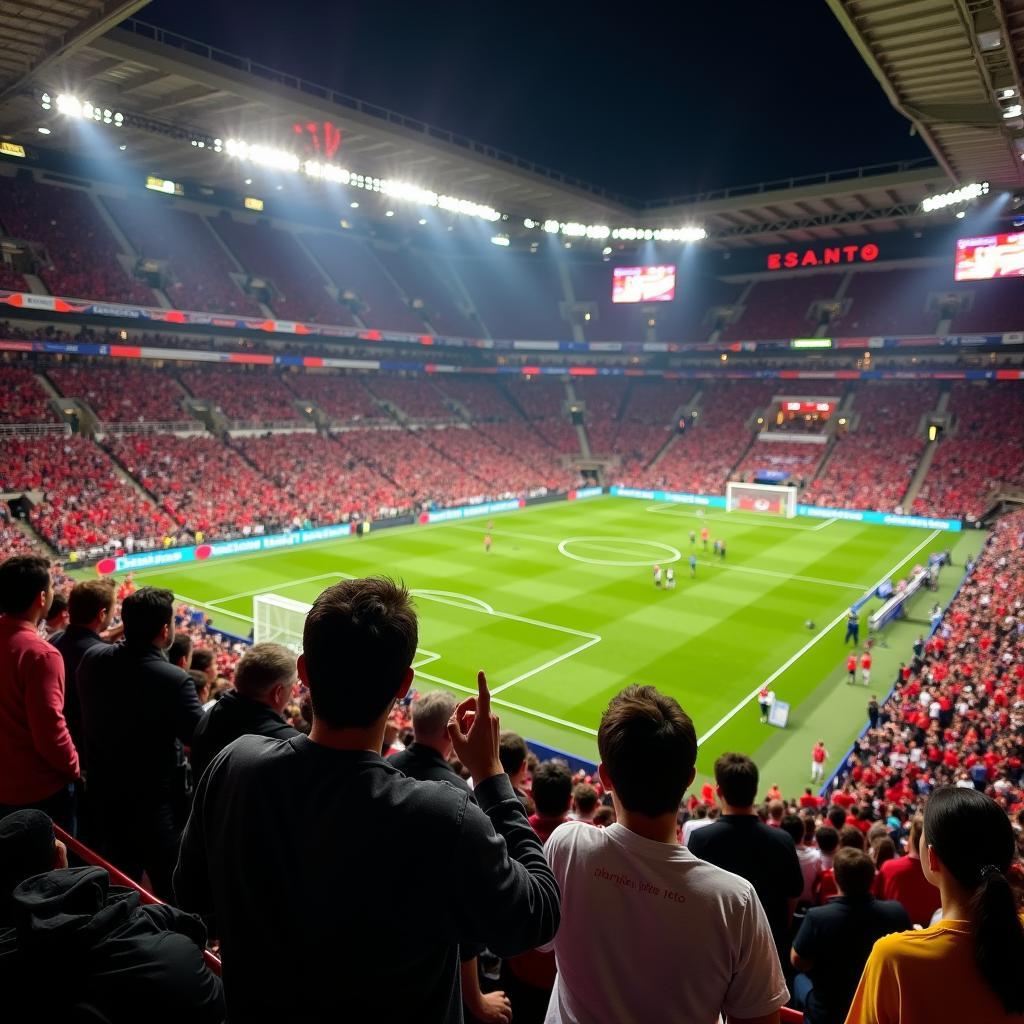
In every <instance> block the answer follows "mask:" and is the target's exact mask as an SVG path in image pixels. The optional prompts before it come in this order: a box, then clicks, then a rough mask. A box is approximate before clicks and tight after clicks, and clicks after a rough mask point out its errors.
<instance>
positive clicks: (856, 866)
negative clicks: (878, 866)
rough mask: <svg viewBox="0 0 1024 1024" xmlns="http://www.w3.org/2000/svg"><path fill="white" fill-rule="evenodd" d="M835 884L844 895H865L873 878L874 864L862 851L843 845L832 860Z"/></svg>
mask: <svg viewBox="0 0 1024 1024" xmlns="http://www.w3.org/2000/svg"><path fill="white" fill-rule="evenodd" d="M832 870H833V871H834V872H835V876H836V884H837V885H838V886H839V888H840V889H841V890H842V892H843V895H844V896H867V894H868V893H869V892H870V890H871V883H872V882H873V881H874V880H875V865H874V864H872V863H871V858H870V857H869V856H868V855H867V854H866V853H865V852H864V851H863V850H856V849H854V848H852V847H843V848H842V849H841V850H839V851H838V852H837V853H836V856H835V859H834V860H833V861H832Z"/></svg>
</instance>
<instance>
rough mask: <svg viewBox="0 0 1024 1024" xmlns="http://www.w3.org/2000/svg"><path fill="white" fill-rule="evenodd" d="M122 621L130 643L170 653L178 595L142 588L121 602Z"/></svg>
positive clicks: (154, 588)
mask: <svg viewBox="0 0 1024 1024" xmlns="http://www.w3.org/2000/svg"><path fill="white" fill-rule="evenodd" d="M121 619H122V621H123V622H124V638H125V640H126V641H127V642H128V643H130V644H136V645H142V646H145V645H151V646H153V647H158V648H159V649H160V650H161V651H166V650H167V649H168V648H169V647H170V646H171V643H172V641H173V640H174V594H173V593H171V591H169V590H162V589H161V588H160V587H141V588H140V589H138V590H136V591H135V593H134V594H129V595H128V596H127V597H126V598H125V599H124V600H123V601H122V602H121Z"/></svg>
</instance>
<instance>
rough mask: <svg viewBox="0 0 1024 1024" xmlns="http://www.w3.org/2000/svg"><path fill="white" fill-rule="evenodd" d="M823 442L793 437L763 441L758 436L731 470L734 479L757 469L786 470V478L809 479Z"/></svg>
mask: <svg viewBox="0 0 1024 1024" xmlns="http://www.w3.org/2000/svg"><path fill="white" fill-rule="evenodd" d="M824 454H825V446H824V445H821V444H801V443H800V442H797V441H764V440H762V439H760V438H758V439H757V440H756V441H755V442H754V444H752V445H751V446H750V451H748V452H747V454H746V455H745V456H744V457H743V460H742V461H741V462H740V464H739V465H738V466H737V467H736V468H735V469H734V470H733V474H732V475H733V477H734V478H735V479H737V480H752V479H754V478H755V477H756V476H757V474H758V473H759V472H763V471H770V472H781V473H787V474H789V475H788V476H787V477H786V478H785V479H786V480H787V481H788V482H806V481H809V480H810V479H811V478H812V477H813V476H814V474H815V473H816V472H817V469H818V465H819V463H820V462H821V459H822V456H823V455H824Z"/></svg>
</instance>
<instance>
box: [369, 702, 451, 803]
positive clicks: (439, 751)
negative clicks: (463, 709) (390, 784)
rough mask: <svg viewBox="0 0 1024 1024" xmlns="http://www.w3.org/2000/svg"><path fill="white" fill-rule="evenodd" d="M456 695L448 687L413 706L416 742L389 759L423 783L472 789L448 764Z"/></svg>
mask: <svg viewBox="0 0 1024 1024" xmlns="http://www.w3.org/2000/svg"><path fill="white" fill-rule="evenodd" d="M455 704H456V700H455V698H454V697H453V696H452V695H451V694H450V693H446V692H445V691H444V690H434V691H433V693H425V694H423V696H422V697H420V698H419V700H415V701H413V705H412V731H413V736H414V737H415V741H414V742H413V743H411V744H410V745H409V746H408V747H406V749H405V750H400V751H399V752H398V753H397V754H392V755H391V756H390V757H389V758H388V762H389V763H390V764H393V765H394V766H395V767H396V768H397V769H398V770H399V771H400V772H401V773H402V774H403V775H407V776H408V777H409V778H410V779H419V780H420V781H421V782H447V783H450V784H451V785H453V786H455V787H456V789H461V790H464V791H465V792H467V793H468V792H469V786H467V785H466V783H465V781H464V779H463V778H462V776H461V775H459V774H458V772H456V771H455V769H454V768H452V766H451V765H450V764H449V763H448V757H449V756H450V755H451V752H452V741H451V737H450V736H449V735H448V722H449V720H450V719H451V717H452V714H453V713H454V712H455Z"/></svg>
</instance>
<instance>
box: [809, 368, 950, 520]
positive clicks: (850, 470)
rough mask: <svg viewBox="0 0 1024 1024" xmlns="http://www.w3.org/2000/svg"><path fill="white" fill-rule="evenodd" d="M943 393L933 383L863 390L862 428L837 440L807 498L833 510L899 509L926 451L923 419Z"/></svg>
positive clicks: (858, 401) (859, 401) (859, 397)
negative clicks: (922, 427)
mask: <svg viewBox="0 0 1024 1024" xmlns="http://www.w3.org/2000/svg"><path fill="white" fill-rule="evenodd" d="M938 394H939V393H938V388H937V387H936V385H934V384H931V383H919V384H911V383H908V384H872V385H868V386H861V387H859V388H858V389H857V393H856V398H855V401H854V410H855V411H856V413H857V416H858V422H857V429H856V430H855V431H853V432H852V433H849V434H845V435H841V436H839V437H838V438H837V440H836V442H835V447H834V448H833V450H832V452H831V454H830V455H829V457H828V460H827V462H826V463H825V465H824V467H823V468H822V469H821V471H820V473H819V475H818V477H817V478H816V479H815V480H814V481H813V483H812V484H811V485H810V487H809V488H808V489H807V491H806V492H805V493H804V500H805V501H807V502H808V503H810V504H817V505H826V506H828V507H829V508H866V509H877V510H879V511H885V512H892V511H894V510H895V509H896V507H897V506H898V505H899V504H900V503H901V501H902V500H903V496H904V494H906V492H907V488H908V487H909V485H910V480H911V477H912V476H913V474H914V470H915V469H916V468H917V464H918V462H919V461H920V458H921V454H922V452H923V451H924V446H925V440H924V432H923V431H922V430H919V426H920V423H921V417H922V416H924V415H925V414H926V413H927V412H928V411H929V410H931V409H933V408H934V407H935V403H936V401H937V399H938Z"/></svg>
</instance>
